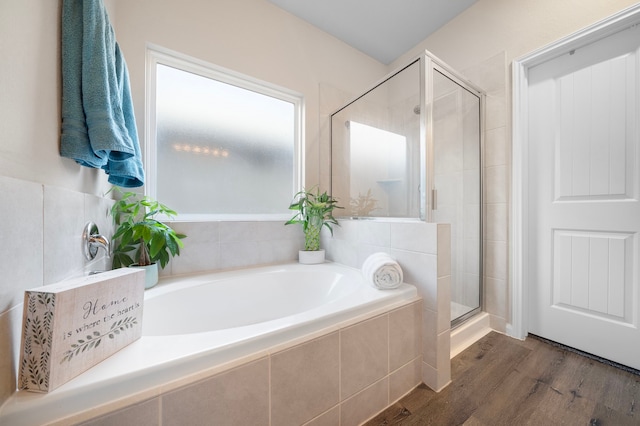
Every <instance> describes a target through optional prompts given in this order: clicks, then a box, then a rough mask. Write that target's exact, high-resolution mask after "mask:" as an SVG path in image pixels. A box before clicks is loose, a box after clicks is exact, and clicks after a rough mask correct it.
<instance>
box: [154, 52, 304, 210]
mask: <svg viewBox="0 0 640 426" xmlns="http://www.w3.org/2000/svg"><path fill="white" fill-rule="evenodd" d="M155 71H156V73H155V100H156V102H155V125H156V128H155V134H156V138H155V139H156V140H155V150H156V197H157V198H158V200H160V201H161V202H163V203H165V204H167V205H169V206H171V207H172V208H173V209H175V210H177V211H178V212H179V213H180V214H181V215H208V214H214V215H215V214H226V215H228V214H231V215H234V214H238V215H246V214H249V215H253V214H276V213H286V212H287V208H288V206H289V203H290V202H291V198H292V196H293V194H294V193H295V192H296V191H297V189H298V188H297V182H296V176H297V173H298V171H297V168H298V164H297V161H296V158H295V157H296V153H297V152H298V150H299V147H298V143H299V142H298V138H299V136H298V133H299V132H298V131H297V129H298V126H299V124H298V122H297V119H296V117H297V116H298V114H299V108H300V103H296V102H295V101H290V100H287V99H286V96H283V97H284V98H285V99H281V98H279V97H277V96H272V95H271V93H273V92H274V90H273V88H267V89H268V90H267V89H266V90H265V91H266V92H269V93H270V94H265V93H260V91H259V90H255V86H256V84H255V82H251V83H250V84H248V85H249V86H250V87H251V88H252V90H249V89H246V88H244V87H241V86H242V82H241V81H240V83H238V81H239V79H238V78H237V77H236V78H235V79H234V84H229V83H227V82H225V81H221V80H223V79H216V78H213V77H212V76H211V75H201V74H199V73H197V72H192V71H184V70H182V69H179V68H178V67H174V66H167V65H165V64H161V63H157V64H156V70H155Z"/></svg>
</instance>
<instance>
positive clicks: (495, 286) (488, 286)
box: [484, 277, 508, 318]
mask: <svg viewBox="0 0 640 426" xmlns="http://www.w3.org/2000/svg"><path fill="white" fill-rule="evenodd" d="M484 295H485V296H484V297H485V299H484V300H485V310H486V311H487V312H488V313H490V314H492V315H496V316H499V317H501V318H506V316H507V303H508V301H507V282H506V280H501V279H496V278H491V277H486V278H485V282H484Z"/></svg>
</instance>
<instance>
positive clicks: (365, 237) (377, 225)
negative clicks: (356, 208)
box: [358, 220, 391, 247]
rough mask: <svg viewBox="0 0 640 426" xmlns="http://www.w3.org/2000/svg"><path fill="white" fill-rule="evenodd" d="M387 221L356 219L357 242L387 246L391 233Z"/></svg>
mask: <svg viewBox="0 0 640 426" xmlns="http://www.w3.org/2000/svg"><path fill="white" fill-rule="evenodd" d="M390 229H391V224H390V223H389V222H375V221H370V220H361V221H358V242H359V243H361V244H371V245H375V246H386V247H388V246H389V242H390V235H391V231H390Z"/></svg>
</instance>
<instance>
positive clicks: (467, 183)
mask: <svg viewBox="0 0 640 426" xmlns="http://www.w3.org/2000/svg"><path fill="white" fill-rule="evenodd" d="M432 83H433V86H432V87H433V90H432V93H433V101H432V107H433V110H432V141H433V143H432V149H433V187H434V189H435V190H436V193H437V198H436V202H434V203H433V206H432V212H431V219H432V221H434V222H440V223H450V224H451V321H452V326H455V325H456V324H459V323H461V322H462V321H464V320H465V319H466V318H468V317H470V316H471V315H473V314H475V313H476V312H477V311H479V310H480V308H481V300H482V285H481V281H482V269H481V268H482V266H481V259H482V251H481V242H482V238H481V229H482V227H481V217H482V216H481V206H482V200H481V170H482V168H481V155H480V152H481V126H480V123H481V114H480V111H481V109H480V106H481V98H480V96H479V95H478V94H477V92H475V91H473V90H472V89H469V88H466V87H465V85H464V82H462V81H460V80H458V79H457V78H456V77H455V76H454V75H452V74H450V73H448V72H447V71H446V70H444V69H439V68H438V67H435V66H434V68H433V73H432Z"/></svg>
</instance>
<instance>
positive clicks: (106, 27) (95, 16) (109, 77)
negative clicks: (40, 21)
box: [60, 0, 144, 188]
mask: <svg viewBox="0 0 640 426" xmlns="http://www.w3.org/2000/svg"><path fill="white" fill-rule="evenodd" d="M62 7H63V9H62V135H61V139H60V154H61V155H62V156H64V157H68V158H72V159H74V160H75V161H76V162H78V163H79V164H81V165H83V166H87V167H93V168H102V169H104V170H105V172H106V173H107V174H108V175H109V182H110V183H112V184H114V185H118V186H122V187H128V188H132V187H138V186H142V185H143V184H144V169H143V167H142V158H141V155H140V144H139V142H138V131H137V128H136V123H135V115H134V110H133V102H132V99H131V88H130V86H129V75H128V71H127V66H126V63H125V60H124V57H123V55H122V53H121V51H120V48H119V46H118V44H117V43H116V40H115V35H114V32H113V28H112V27H111V24H110V23H109V17H108V16H107V11H106V9H105V7H104V4H103V2H102V0H64V2H63V6H62Z"/></svg>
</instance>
